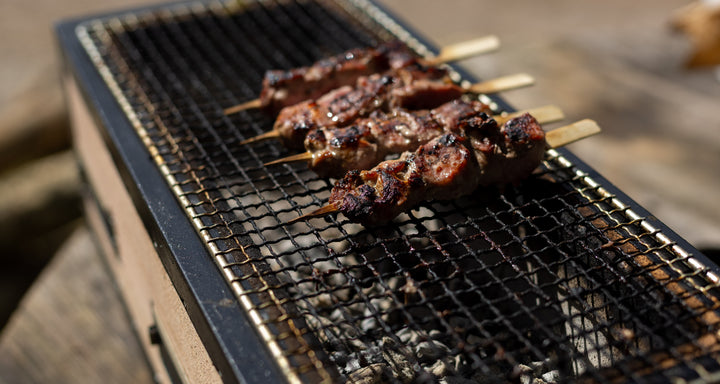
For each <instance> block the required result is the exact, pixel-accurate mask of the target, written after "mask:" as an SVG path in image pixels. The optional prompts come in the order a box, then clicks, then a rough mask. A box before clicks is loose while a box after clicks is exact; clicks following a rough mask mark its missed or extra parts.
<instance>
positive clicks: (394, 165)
mask: <svg viewBox="0 0 720 384" xmlns="http://www.w3.org/2000/svg"><path fill="white" fill-rule="evenodd" d="M599 132H600V128H599V127H598V125H597V124H596V123H595V122H594V121H592V120H589V119H586V120H582V121H579V122H576V123H574V124H570V125H568V126H565V127H562V128H558V129H555V130H552V131H550V132H548V133H547V134H545V133H544V132H543V130H542V128H541V127H540V125H539V123H538V122H537V121H536V120H535V119H534V118H532V116H530V115H529V114H524V115H521V116H519V117H516V118H513V119H510V120H508V121H507V122H506V123H505V124H503V126H502V127H501V128H499V129H498V130H497V131H496V132H494V133H491V132H487V130H486V129H485V132H484V133H483V132H481V130H479V129H475V128H473V127H468V130H467V131H466V132H465V134H463V135H458V134H456V133H448V134H444V135H442V136H440V137H438V138H436V139H434V140H432V141H431V142H429V143H427V144H425V145H423V146H421V147H420V148H418V150H416V151H415V152H406V153H405V154H403V156H402V157H401V158H400V159H397V160H387V161H384V162H382V163H380V164H378V166H376V167H375V168H373V169H372V170H368V171H350V172H348V173H347V174H346V175H345V177H344V178H343V179H341V180H338V181H337V182H336V183H335V186H334V187H333V190H332V192H331V195H330V201H329V203H328V204H327V205H325V206H323V207H321V208H319V209H317V210H315V211H313V212H310V213H308V214H305V215H302V216H300V217H297V218H295V219H293V220H291V221H290V222H289V223H294V222H297V221H301V220H308V219H311V218H316V217H322V216H326V215H329V214H334V213H343V214H344V215H345V216H346V217H348V218H349V219H350V220H351V221H355V222H360V223H363V224H365V225H368V224H378V223H383V222H386V221H389V220H392V219H393V218H394V217H395V216H397V215H398V214H399V213H401V212H405V211H407V210H409V209H412V208H414V207H415V206H416V205H417V204H419V203H421V202H422V201H427V200H433V199H442V200H448V199H454V198H458V197H460V196H463V195H466V194H469V193H471V192H472V191H474V190H475V189H477V188H478V187H480V186H491V185H502V184H509V183H516V182H519V181H520V180H522V179H523V178H525V177H527V176H529V175H530V174H531V173H532V171H533V170H534V169H535V168H537V166H539V164H540V163H541V162H542V158H543V156H544V152H545V149H546V148H548V147H550V148H557V147H561V146H564V145H567V144H569V143H572V142H575V141H577V140H580V139H583V138H585V137H588V136H591V135H594V134H597V133H599Z"/></svg>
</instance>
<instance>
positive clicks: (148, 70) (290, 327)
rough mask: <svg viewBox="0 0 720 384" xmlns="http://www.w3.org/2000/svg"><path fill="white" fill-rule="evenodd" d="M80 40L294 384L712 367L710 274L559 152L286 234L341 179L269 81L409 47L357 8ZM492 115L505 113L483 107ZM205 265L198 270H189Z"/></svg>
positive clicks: (598, 377)
mask: <svg viewBox="0 0 720 384" xmlns="http://www.w3.org/2000/svg"><path fill="white" fill-rule="evenodd" d="M77 33H78V36H79V38H80V39H81V41H82V43H83V45H84V47H85V49H86V50H87V52H88V53H89V54H90V56H91V58H92V60H93V62H94V63H95V64H96V66H97V68H98V69H99V70H100V72H101V74H102V75H103V77H104V79H105V81H106V82H107V84H108V86H109V87H110V89H111V90H112V91H113V92H114V93H115V96H116V97H117V99H118V102H119V103H120V104H121V106H122V108H123V109H124V111H125V113H126V114H127V116H128V118H129V119H130V121H131V122H132V124H133V126H134V127H135V128H136V130H137V133H138V134H139V135H140V137H141V138H142V140H143V141H144V143H145V145H146V146H147V149H148V151H149V153H150V154H151V155H152V156H153V158H154V160H155V162H156V164H157V166H158V167H159V168H160V169H161V171H162V173H163V174H164V175H165V177H166V179H167V182H168V184H169V187H170V188H171V189H172V191H173V192H174V194H175V196H176V197H177V201H178V202H179V203H180V204H181V205H182V206H183V207H184V209H185V211H186V213H187V217H188V220H190V221H191V222H192V223H193V225H194V226H195V228H196V229H197V232H198V234H199V235H200V236H201V237H202V239H203V241H204V242H205V243H206V245H207V249H208V251H209V254H210V255H211V256H212V257H213V258H214V260H215V262H216V264H217V267H218V276H217V277H212V276H211V277H208V278H220V276H222V277H224V278H225V279H226V280H227V281H228V283H229V284H230V285H231V286H232V287H233V289H234V292H235V293H236V295H237V299H238V302H237V304H236V305H241V306H243V307H244V308H245V310H246V311H248V313H249V314H250V317H251V318H252V319H254V321H255V326H256V327H257V329H258V331H259V332H260V334H261V335H262V337H263V338H264V340H265V342H267V343H268V348H269V349H270V351H272V353H273V356H274V357H275V358H276V364H277V366H278V367H280V369H281V370H282V371H283V373H284V375H285V376H286V377H287V379H288V380H289V381H291V382H317V381H321V380H327V381H336V380H337V381H342V380H350V381H356V382H362V383H370V382H381V381H382V380H385V381H391V382H403V383H406V382H435V381H437V380H444V382H448V383H451V382H461V383H464V382H466V381H462V380H461V379H464V380H469V381H467V382H468V383H470V382H478V383H489V382H507V381H517V382H531V381H532V380H535V381H533V382H536V383H540V382H567V381H576V380H586V381H588V382H615V381H626V380H629V381H636V382H656V381H670V380H674V379H679V378H682V379H686V380H695V379H703V380H708V379H709V378H712V377H717V375H718V374H717V372H719V371H720V360H719V359H718V349H719V348H718V333H717V332H718V325H719V323H720V322H719V320H720V317H719V315H720V313H719V312H718V310H717V309H718V298H719V297H720V295H719V293H720V291H719V290H718V278H717V275H716V274H715V273H714V272H713V271H712V270H711V269H710V268H708V267H706V266H705V265H703V264H701V263H700V262H699V261H698V260H697V259H696V258H693V257H692V255H689V254H688V253H687V251H686V250H684V249H683V248H681V247H680V246H678V245H677V244H675V243H674V242H673V241H672V240H670V239H669V238H668V237H667V236H666V235H665V234H664V233H663V232H662V231H660V230H657V229H656V228H654V227H653V226H652V225H651V224H650V223H649V222H648V220H647V219H645V218H643V217H640V216H638V215H637V214H636V213H635V210H633V209H631V208H630V207H629V206H627V205H624V204H625V202H623V201H621V199H618V197H617V196H616V195H614V194H612V193H610V192H608V189H607V188H606V187H605V186H602V185H599V184H597V182H596V181H595V179H593V178H591V177H589V176H588V174H587V172H586V171H584V170H583V169H581V168H578V166H577V164H576V163H577V160H576V159H574V158H573V157H572V155H570V154H569V153H567V152H565V151H555V150H550V151H548V153H547V157H546V161H545V162H544V164H543V166H542V168H541V169H540V170H539V172H537V173H536V174H535V175H534V176H533V177H531V178H530V179H528V180H527V181H526V182H524V183H523V184H522V185H520V186H517V187H514V188H508V189H505V190H504V191H498V190H496V189H492V188H491V189H483V190H480V191H477V192H476V193H475V194H474V195H473V196H471V197H468V198H463V199H458V200H455V201H448V202H431V203H426V204H424V205H422V206H421V207H420V208H418V209H416V210H413V211H411V212H408V213H407V214H403V215H401V216H400V217H399V218H398V219H397V220H396V221H395V222H393V223H391V224H388V225H386V226H383V227H377V228H364V227H361V226H359V225H356V224H352V223H350V222H348V221H347V220H345V219H344V218H343V217H342V216H339V217H329V218H326V219H322V220H321V219H316V220H312V221H309V222H302V223H296V224H292V225H287V224H285V223H286V222H287V221H288V220H290V219H293V218H295V217H297V216H298V215H300V214H302V213H306V212H309V211H311V210H313V209H315V208H317V207H319V206H321V205H322V204H323V203H324V202H325V201H326V200H327V197H328V195H329V191H330V189H331V187H332V183H331V182H330V181H328V180H325V179H321V178H319V177H317V176H316V175H314V174H313V173H312V172H310V171H309V170H307V168H306V167H305V166H304V165H297V164H295V165H282V166H272V167H265V166H263V164H264V163H265V162H267V161H270V160H274V159H277V158H278V157H280V156H284V155H286V154H287V153H286V151H285V150H284V149H282V148H281V147H280V146H279V145H278V144H276V143H273V142H268V143H262V144H253V145H244V146H241V145H238V143H239V142H240V141H242V140H244V139H247V138H249V137H252V136H255V135H257V134H259V133H262V132H265V131H268V130H270V129H271V127H272V122H273V121H272V119H271V117H269V116H265V115H263V114H262V113H261V112H259V111H246V112H243V113H240V114H237V115H233V116H225V115H223V112H222V110H223V108H225V107H228V106H231V105H235V104H238V103H240V102H243V101H246V100H249V99H253V98H255V97H257V94H258V90H259V89H260V83H261V80H262V76H263V73H264V71H265V70H267V69H271V68H291V67H295V66H300V65H306V64H309V63H311V62H313V61H314V60H317V59H319V58H322V57H325V56H327V55H330V54H333V53H338V52H341V51H343V50H346V49H350V48H355V47H361V46H370V45H373V44H375V43H377V42H379V41H385V40H388V39H391V38H401V39H403V40H405V41H406V42H407V43H408V44H409V45H410V46H411V47H412V48H414V49H415V50H417V51H418V52H419V53H421V54H427V53H428V52H429V51H430V50H429V49H428V48H427V47H426V46H425V45H423V44H422V43H421V42H420V41H418V40H417V39H416V38H415V37H414V36H413V35H412V34H411V33H409V32H407V31H406V30H405V29H403V28H402V27H401V26H399V25H398V24H396V23H395V22H394V21H393V20H392V19H391V18H389V17H388V16H387V15H386V14H384V13H383V12H382V11H381V10H379V9H377V8H375V6H373V5H372V4H370V3H366V2H364V1H362V0H357V1H351V0H347V1H344V0H338V1H337V2H331V1H280V0H278V1H262V2H250V1H248V2H232V3H231V2H228V3H220V2H211V3H207V4H204V3H192V4H180V5H176V6H168V7H162V8H159V9H154V10H148V11H142V12H138V13H129V14H125V15H121V16H113V17H110V18H104V19H98V20H93V21H90V22H87V23H84V24H82V27H81V28H79V29H78V32H77ZM483 101H486V102H489V103H490V104H491V105H492V106H493V108H495V109H496V110H497V111H498V112H501V110H502V109H503V108H507V107H506V106H505V105H504V104H503V103H502V101H500V100H495V99H488V98H486V97H483ZM197 257H207V256H206V255H197Z"/></svg>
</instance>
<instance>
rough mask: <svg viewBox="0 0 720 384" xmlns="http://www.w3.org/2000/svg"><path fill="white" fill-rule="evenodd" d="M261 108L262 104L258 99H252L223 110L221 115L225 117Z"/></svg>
mask: <svg viewBox="0 0 720 384" xmlns="http://www.w3.org/2000/svg"><path fill="white" fill-rule="evenodd" d="M261 106H262V103H261V102H260V99H253V100H250V101H246V102H244V103H242V104H238V105H234V106H232V107H230V108H225V109H223V113H224V114H226V115H232V114H233V113H238V112H240V111H244V110H246V109H257V108H260V107H261Z"/></svg>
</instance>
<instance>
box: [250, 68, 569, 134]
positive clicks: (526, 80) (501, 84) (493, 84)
mask: <svg viewBox="0 0 720 384" xmlns="http://www.w3.org/2000/svg"><path fill="white" fill-rule="evenodd" d="M534 83H535V80H534V79H533V78H532V76H530V75H528V74H525V73H520V74H516V75H509V76H503V77H499V78H497V79H493V80H487V81H483V82H481V83H476V84H473V85H470V86H469V87H468V88H467V90H468V91H469V92H472V93H484V94H493V93H500V92H504V91H509V90H512V89H516V88H522V87H527V86H530V85H532V84H534ZM478 91H482V92H478ZM561 113H562V112H561ZM278 137H280V133H279V132H277V131H275V130H272V131H268V132H265V133H263V134H260V135H258V136H254V137H251V138H249V139H245V140H243V141H241V142H240V143H238V144H239V145H245V144H250V143H256V142H259V141H263V140H270V139H276V138H278Z"/></svg>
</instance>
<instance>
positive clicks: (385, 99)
mask: <svg viewBox="0 0 720 384" xmlns="http://www.w3.org/2000/svg"><path fill="white" fill-rule="evenodd" d="M463 92H464V90H463V89H462V88H461V87H460V86H458V85H456V84H453V83H452V82H451V81H450V79H449V78H448V76H447V72H446V71H444V70H441V69H437V68H425V67H420V66H413V67H411V68H401V69H397V70H391V71H388V72H385V73H382V74H373V75H371V76H366V77H361V78H360V79H358V81H357V84H356V86H355V87H350V86H344V87H340V88H337V89H335V90H333V91H330V92H328V93H326V94H324V95H322V96H321V97H320V98H318V99H317V100H314V101H313V100H307V101H303V102H300V103H298V104H295V105H292V106H289V107H285V108H283V109H282V110H281V111H280V113H279V114H278V117H277V119H276V121H275V125H274V127H273V130H275V131H276V132H277V136H278V137H279V139H280V140H281V141H282V143H283V145H285V146H286V147H288V148H293V149H300V148H302V147H303V140H304V139H305V135H307V133H308V132H309V131H310V130H311V129H315V128H319V127H342V126H345V125H347V124H350V123H352V122H353V121H355V120H356V119H357V118H359V117H366V116H368V115H370V113H372V112H373V111H377V110H382V111H386V112H389V111H392V110H393V109H395V108H400V107H402V108H408V109H415V108H433V107H436V106H438V105H440V104H442V103H444V102H447V101H450V100H453V99H456V98H458V97H460V96H461V95H462V94H463Z"/></svg>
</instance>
